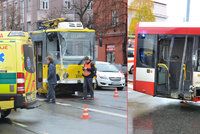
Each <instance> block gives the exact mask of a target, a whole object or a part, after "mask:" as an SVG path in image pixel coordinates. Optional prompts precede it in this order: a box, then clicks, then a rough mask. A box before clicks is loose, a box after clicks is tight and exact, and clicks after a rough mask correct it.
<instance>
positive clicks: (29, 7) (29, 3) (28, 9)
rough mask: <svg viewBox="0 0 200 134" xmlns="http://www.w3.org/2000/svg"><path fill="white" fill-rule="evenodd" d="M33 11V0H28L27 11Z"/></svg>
mask: <svg viewBox="0 0 200 134" xmlns="http://www.w3.org/2000/svg"><path fill="white" fill-rule="evenodd" d="M30 11H31V0H27V12H30Z"/></svg>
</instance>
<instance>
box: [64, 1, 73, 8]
mask: <svg viewBox="0 0 200 134" xmlns="http://www.w3.org/2000/svg"><path fill="white" fill-rule="evenodd" d="M71 6H72V5H71V0H64V7H65V8H66V9H71Z"/></svg>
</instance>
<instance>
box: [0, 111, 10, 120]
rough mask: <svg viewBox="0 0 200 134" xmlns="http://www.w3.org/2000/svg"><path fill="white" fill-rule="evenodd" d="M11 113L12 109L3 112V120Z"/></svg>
mask: <svg viewBox="0 0 200 134" xmlns="http://www.w3.org/2000/svg"><path fill="white" fill-rule="evenodd" d="M10 112H11V109H8V110H3V111H1V118H6V117H7V116H8V115H9V114H10Z"/></svg>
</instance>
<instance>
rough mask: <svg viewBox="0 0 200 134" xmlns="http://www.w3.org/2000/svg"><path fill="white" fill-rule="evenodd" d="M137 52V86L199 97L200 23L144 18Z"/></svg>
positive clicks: (162, 94)
mask: <svg viewBox="0 0 200 134" xmlns="http://www.w3.org/2000/svg"><path fill="white" fill-rule="evenodd" d="M134 53H135V60H134V65H135V66H134V87H133V88H134V90H136V91H139V92H142V93H145V94H148V95H152V96H159V97H166V98H174V99H181V100H186V101H195V102H196V101H200V24H191V23H180V24H174V23H164V22H141V23H139V24H138V27H137V30H136V40H135V52H134Z"/></svg>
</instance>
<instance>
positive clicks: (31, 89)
mask: <svg viewBox="0 0 200 134" xmlns="http://www.w3.org/2000/svg"><path fill="white" fill-rule="evenodd" d="M32 77H33V80H32V84H31V88H30V91H31V92H32V91H33V90H34V88H35V74H34V75H32Z"/></svg>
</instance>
